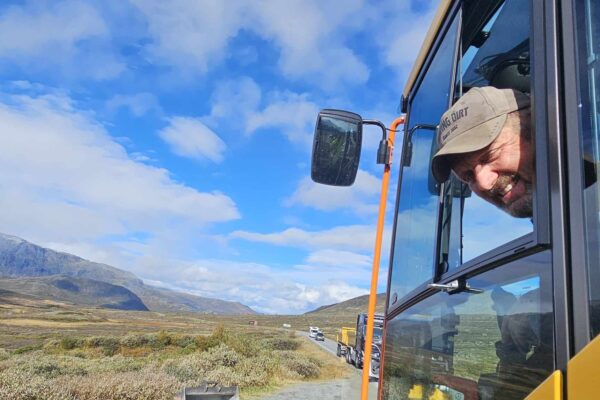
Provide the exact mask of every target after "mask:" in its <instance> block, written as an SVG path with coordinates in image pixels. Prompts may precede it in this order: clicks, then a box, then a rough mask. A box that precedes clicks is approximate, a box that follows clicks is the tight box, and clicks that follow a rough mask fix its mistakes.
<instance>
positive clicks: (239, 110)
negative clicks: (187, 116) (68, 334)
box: [209, 76, 262, 119]
mask: <svg viewBox="0 0 600 400" xmlns="http://www.w3.org/2000/svg"><path fill="white" fill-rule="evenodd" d="M261 97H262V92H261V89H260V86H258V84H257V83H256V82H255V81H254V80H253V79H252V78H250V77H247V76H243V77H240V78H239V79H231V80H227V81H223V82H220V83H219V84H218V85H217V87H216V89H215V91H214V92H213V94H212V96H211V101H212V108H211V112H210V117H209V118H210V119H223V118H231V117H236V118H239V117H242V118H243V119H247V118H248V116H249V115H251V114H253V113H254V112H256V110H257V109H258V107H259V105H260V100H261Z"/></svg>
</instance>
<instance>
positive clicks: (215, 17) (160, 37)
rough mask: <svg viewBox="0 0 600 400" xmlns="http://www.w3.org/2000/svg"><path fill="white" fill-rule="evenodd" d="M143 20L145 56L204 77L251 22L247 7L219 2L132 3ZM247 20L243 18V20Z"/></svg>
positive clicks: (153, 0)
mask: <svg viewBox="0 0 600 400" xmlns="http://www.w3.org/2000/svg"><path fill="white" fill-rule="evenodd" d="M131 2H132V3H133V4H134V5H135V6H136V7H137V8H138V9H139V10H140V12H141V13H142V14H143V15H144V16H145V17H146V21H147V24H148V31H149V34H150V36H151V38H152V40H153V41H152V43H151V44H149V45H148V46H147V50H148V55H149V57H151V58H152V59H153V60H155V61H156V62H158V63H160V64H163V65H171V66H176V67H177V68H179V69H181V70H183V71H184V72H186V73H192V74H198V73H199V74H203V73H205V72H206V71H207V70H208V69H209V68H210V67H211V66H214V65H216V64H217V63H218V62H219V61H221V60H222V59H223V58H224V57H225V54H226V50H227V44H228V41H229V40H230V39H231V38H233V37H234V36H235V35H236V34H237V33H238V31H239V30H240V29H241V28H243V27H244V26H245V24H246V23H249V22H250V21H248V20H247V16H246V12H247V11H248V10H249V8H248V7H249V5H247V4H245V3H244V2H241V1H236V0H231V1H227V2H224V1H220V0H207V1H202V2H199V1H195V0H175V1H170V2H164V1H160V0H131ZM243 17H246V18H243Z"/></svg>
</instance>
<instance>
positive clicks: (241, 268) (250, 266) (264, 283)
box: [138, 259, 369, 314]
mask: <svg viewBox="0 0 600 400" xmlns="http://www.w3.org/2000/svg"><path fill="white" fill-rule="evenodd" d="M153 265H155V266H163V267H152V266H153ZM164 265H169V268H164ZM138 269H140V270H143V271H144V274H145V275H144V281H146V282H168V286H169V287H171V288H174V289H177V290H182V291H185V292H188V293H192V294H196V295H199V296H206V297H215V298H221V299H226V300H235V301H240V302H242V303H244V304H246V305H248V306H250V307H252V308H253V309H255V310H257V311H260V312H265V313H277V314H292V313H294V314H295V313H302V312H306V311H309V310H312V309H314V308H317V307H319V306H321V305H323V304H331V303H337V302H339V301H344V300H347V299H349V298H352V297H356V296H360V295H363V294H366V293H367V290H365V289H363V288H361V287H360V286H358V285H357V284H355V283H348V282H344V281H341V280H340V279H339V270H337V269H335V268H329V269H327V268H321V269H319V270H311V271H308V272H307V271H306V270H294V269H291V270H290V269H280V268H274V267H270V266H268V265H264V264H259V263H250V262H237V261H231V260H220V259H207V260H204V259H200V260H195V261H181V260H180V261H177V260H172V259H169V260H156V259H155V260H150V259H145V260H140V266H139V267H138ZM358 279H359V280H360V279H362V281H361V282H360V284H361V286H363V285H367V284H368V282H369V281H368V278H366V279H365V276H364V275H363V274H358Z"/></svg>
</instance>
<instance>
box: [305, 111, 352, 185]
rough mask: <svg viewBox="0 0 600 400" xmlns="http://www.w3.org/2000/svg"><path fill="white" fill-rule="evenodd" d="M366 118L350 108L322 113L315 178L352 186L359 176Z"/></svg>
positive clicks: (317, 131)
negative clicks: (350, 110) (364, 120)
mask: <svg viewBox="0 0 600 400" xmlns="http://www.w3.org/2000/svg"><path fill="white" fill-rule="evenodd" d="M362 127H363V120H362V117H361V116H360V115H358V114H355V113H353V112H349V111H342V110H331V109H325V110H321V112H319V116H318V117H317V125H316V127H315V137H314V142H313V151H312V163H311V178H312V180H313V181H315V182H317V183H322V184H325V185H332V186H350V185H352V184H353V183H354V180H355V179H356V173H357V171H358V163H359V161H360V150H361V147H362Z"/></svg>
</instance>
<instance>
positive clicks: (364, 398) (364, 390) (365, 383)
mask: <svg viewBox="0 0 600 400" xmlns="http://www.w3.org/2000/svg"><path fill="white" fill-rule="evenodd" d="M404 119H405V117H404V116H401V117H398V118H396V119H395V120H394V122H392V125H391V126H390V136H389V137H388V148H389V150H390V157H389V160H388V163H387V164H386V165H385V166H384V168H383V179H382V181H381V197H380V198H379V216H378V217H377V235H376V236H375V251H374V252H373V253H374V254H373V272H372V275H371V292H370V294H369V311H368V314H367V337H366V338H365V356H364V359H363V374H362V386H361V393H360V399H361V400H368V396H369V370H370V369H371V346H372V344H373V326H374V325H375V324H374V322H375V321H374V319H375V305H376V303H377V281H378V279H379V260H380V259H381V241H382V238H383V224H384V221H385V205H386V202H387V193H388V187H389V184H390V169H391V166H392V153H393V150H394V139H395V138H396V128H397V127H398V125H402V124H404ZM381 351H382V352H383V349H381ZM379 375H380V376H381V370H380V373H379Z"/></svg>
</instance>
